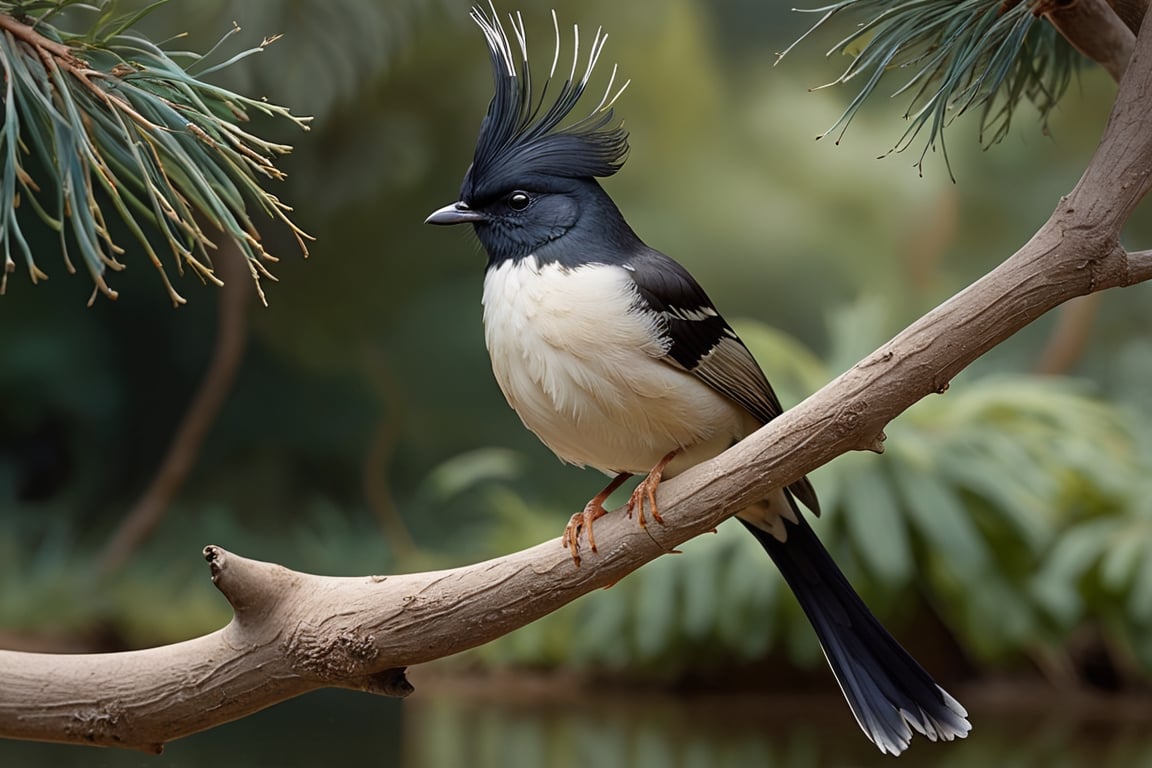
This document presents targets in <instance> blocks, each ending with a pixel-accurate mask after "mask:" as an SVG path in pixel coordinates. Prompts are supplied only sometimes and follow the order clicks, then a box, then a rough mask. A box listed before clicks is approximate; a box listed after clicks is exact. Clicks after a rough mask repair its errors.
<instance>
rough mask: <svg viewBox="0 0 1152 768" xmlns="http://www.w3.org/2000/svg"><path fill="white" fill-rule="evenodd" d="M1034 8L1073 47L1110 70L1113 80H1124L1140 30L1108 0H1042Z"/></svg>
mask: <svg viewBox="0 0 1152 768" xmlns="http://www.w3.org/2000/svg"><path fill="white" fill-rule="evenodd" d="M1032 10H1033V13H1035V14H1036V15H1038V16H1043V17H1044V18H1046V19H1047V20H1048V23H1050V24H1051V25H1052V26H1053V27H1055V28H1056V29H1057V31H1059V32H1060V34H1061V35H1063V36H1064V39H1065V40H1067V41H1068V42H1069V43H1071V44H1072V47H1073V48H1075V49H1076V50H1077V51H1079V52H1080V53H1082V54H1083V55H1085V56H1087V57H1088V58H1090V59H1092V60H1093V61H1095V62H1096V63H1098V64H1099V65H1100V66H1102V67H1104V69H1106V70H1108V74H1110V75H1112V79H1113V80H1116V81H1119V80H1120V77H1121V76H1122V75H1123V74H1124V69H1125V68H1126V67H1127V66H1128V59H1129V58H1130V57H1131V56H1132V49H1133V48H1134V47H1135V45H1136V33H1135V32H1134V31H1133V30H1131V29H1129V28H1128V26H1127V24H1125V23H1124V20H1123V19H1121V18H1120V16H1119V15H1118V14H1117V12H1116V11H1115V10H1114V9H1113V8H1112V6H1111V5H1109V4H1108V3H1107V2H1105V0H1040V2H1038V3H1036V4H1035V5H1034V6H1033V8H1032Z"/></svg>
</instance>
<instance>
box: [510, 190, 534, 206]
mask: <svg viewBox="0 0 1152 768" xmlns="http://www.w3.org/2000/svg"><path fill="white" fill-rule="evenodd" d="M530 202H532V198H530V197H528V193H527V192H513V193H512V194H510V195H508V207H509V208H511V209H512V210H514V211H522V210H524V209H525V208H527V207H528V203H530Z"/></svg>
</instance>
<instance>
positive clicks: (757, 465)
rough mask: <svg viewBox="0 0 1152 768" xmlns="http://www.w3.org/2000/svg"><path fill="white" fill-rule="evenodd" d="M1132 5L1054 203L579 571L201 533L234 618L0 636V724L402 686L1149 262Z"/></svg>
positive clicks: (562, 561) (673, 538)
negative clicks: (14, 640) (1134, 248)
mask: <svg viewBox="0 0 1152 768" xmlns="http://www.w3.org/2000/svg"><path fill="white" fill-rule="evenodd" d="M1150 26H1152V25H1150V24H1149V23H1148V22H1147V20H1146V21H1145V24H1144V27H1143V30H1142V33H1141V36H1140V38H1139V40H1138V44H1137V48H1136V51H1135V54H1134V57H1133V59H1132V62H1131V64H1130V66H1129V68H1128V71H1127V73H1126V74H1125V76H1124V78H1123V80H1122V82H1121V86H1120V92H1119V96H1118V98H1117V103H1116V105H1115V108H1114V110H1113V114H1112V117H1111V119H1110V120H1109V123H1108V126H1107V128H1106V129H1105V132H1104V136H1103V139H1102V140H1101V144H1100V147H1099V148H1098V150H1097V152H1096V153H1095V155H1094V157H1093V158H1092V161H1091V164H1090V165H1089V167H1088V169H1087V171H1086V172H1085V174H1084V176H1083V177H1082V179H1081V180H1080V182H1079V183H1078V184H1077V185H1076V187H1075V189H1073V190H1072V192H1071V193H1070V194H1069V195H1068V196H1066V197H1065V198H1063V199H1062V200H1061V201H1060V204H1059V205H1058V206H1057V208H1056V210H1055V211H1054V212H1053V214H1052V216H1051V218H1050V219H1049V220H1048V221H1047V222H1046V223H1045V224H1044V226H1043V227H1041V228H1040V230H1039V231H1038V232H1037V233H1036V234H1035V236H1033V237H1032V239H1031V240H1029V241H1028V242H1027V243H1026V244H1025V245H1024V246H1023V247H1022V248H1021V249H1020V250H1019V251H1017V252H1016V253H1015V254H1013V255H1012V256H1011V257H1010V258H1009V259H1007V260H1006V261H1005V262H1004V263H1003V264H1001V265H1000V266H999V267H997V268H996V269H995V270H993V271H992V272H990V273H989V274H987V275H985V276H984V277H983V278H982V279H980V280H979V281H977V282H976V283H974V284H973V285H971V286H970V287H968V288H967V289H965V290H963V291H961V292H960V293H958V294H957V295H956V296H954V297H953V298H951V299H949V300H948V301H946V302H944V303H943V304H941V305H940V306H939V307H937V308H936V309H934V310H932V311H931V312H929V313H928V314H927V315H925V316H924V317H922V318H920V319H919V320H917V321H916V322H915V323H913V324H912V325H911V326H909V327H908V328H907V329H906V330H904V331H903V332H901V333H900V334H899V335H897V336H896V337H895V338H893V339H892V340H890V341H889V342H887V343H886V344H884V345H883V346H881V347H880V348H879V349H878V350H876V351H875V352H873V353H872V354H870V355H868V356H867V357H866V358H865V359H864V360H862V361H860V362H859V363H857V364H856V365H855V366H853V367H852V368H851V369H850V370H848V371H846V372H845V373H844V374H842V375H841V376H840V377H838V378H837V379H836V380H835V381H833V382H831V383H830V384H828V385H827V386H825V387H824V388H823V389H821V390H820V391H819V392H817V393H815V394H814V395H812V396H811V397H809V398H808V399H807V400H805V401H804V402H803V403H801V404H800V405H798V406H796V407H795V408H793V409H791V410H789V411H787V412H786V413H784V414H783V415H782V416H780V417H779V418H778V419H776V420H775V421H773V422H772V423H771V424H768V425H767V426H765V427H764V428H762V429H761V430H759V431H758V432H756V433H755V434H753V435H751V436H750V437H748V438H747V439H746V440H744V441H742V442H741V443H739V444H737V445H736V446H734V447H733V448H732V449H730V450H729V451H727V452H725V453H724V454H723V455H721V456H719V457H717V458H716V459H714V460H712V461H709V462H706V463H704V464H701V465H699V466H697V467H694V468H692V469H690V470H688V471H687V472H685V473H683V474H682V475H680V476H678V477H676V478H674V479H672V480H670V481H668V482H667V483H664V484H662V485H661V486H660V503H661V509H662V510H663V514H664V519H665V521H666V525H664V526H650V527H648V528H647V529H642V528H640V527H639V526H637V525H636V523H635V522H634V521H631V520H629V519H628V518H626V517H625V516H624V515H622V514H619V513H617V514H613V515H609V516H608V517H607V518H605V519H604V520H603V521H601V522H600V523H598V525H597V529H596V530H597V539H599V541H600V543H601V547H600V552H599V554H598V555H596V556H589V557H586V558H585V559H584V565H583V566H582V567H577V566H576V565H574V563H573V562H572V559H571V557H570V556H569V555H568V552H567V550H565V549H564V548H563V547H561V546H560V543H559V541H558V540H552V541H548V542H545V543H543V544H540V545H538V546H536V547H533V548H531V549H527V550H524V551H522V552H516V553H514V554H510V555H507V556H505V557H501V558H497V559H495V560H490V561H488V562H484V563H478V564H475V565H470V566H466V567H463V568H457V569H454V570H448V571H438V572H431V573H415V574H409V575H404V576H387V577H383V576H367V577H361V578H332V577H323V576H312V575H308V574H303V573H297V572H294V571H290V570H288V569H286V568H283V567H281V566H278V565H272V564H269V563H261V562H257V561H254V560H247V559H245V558H242V557H238V556H236V555H232V554H229V553H228V552H225V551H224V550H222V549H219V548H217V547H208V548H207V549H206V550H205V556H206V558H207V559H208V561H209V563H210V566H211V571H212V578H213V581H214V582H215V584H216V586H217V587H218V588H219V589H220V591H221V592H222V593H223V594H224V595H225V597H226V598H227V599H228V601H229V602H230V603H231V604H232V607H233V609H234V611H235V617H234V618H233V620H232V622H231V623H230V624H228V626H226V627H224V628H223V629H221V630H219V631H217V632H213V633H212V634H210V635H206V636H204V637H200V638H197V639H194V640H189V641H186V642H183V643H177V644H175V645H170V646H164V647H161V648H152V649H148V650H142V651H131V652H127V653H113V654H94V655H48V654H31V653H16V652H10V651H0V679H2V680H4V685H3V686H0V736H6V737H13V738H25V739H41V740H51V741H64V742H72V743H84V744H100V745H108V746H125V747H134V748H138V749H145V750H150V751H157V750H159V749H160V747H161V746H162V745H163V743H164V742H166V741H169V740H171V739H174V738H177V737H180V736H183V735H187V734H190V733H194V732H196V731H199V730H203V729H205V728H210V727H212V726H214V725H217V724H220V723H224V722H227V721H230V720H234V719H236V718H239V717H243V716H244V715H246V714H249V713H251V712H254V711H256V710H258V709H261V708H263V707H266V706H269V705H271V704H274V703H276V702H278V701H282V700H284V699H286V698H289V697H291V696H295V695H298V694H300V693H304V692H306V691H310V690H314V689H316V688H321V687H343V688H355V689H359V690H368V691H373V692H376V693H381V694H384V695H405V694H406V693H407V692H408V691H409V690H410V686H408V685H407V683H406V681H405V680H404V678H403V672H402V668H403V667H406V666H407V665H410V664H416V663H420V662H424V661H429V660H432V659H437V658H441V657H444V656H447V655H450V654H453V653H458V652H460V651H463V650H465V649H468V648H471V647H474V646H477V645H480V644H482V643H484V642H487V641H488V640H491V639H493V638H495V637H498V636H500V635H503V634H506V633H507V632H510V631H512V630H513V629H516V628H518V627H520V626H523V625H525V624H527V623H529V622H531V621H533V620H535V619H536V618H539V617H540V616H543V615H544V614H547V613H549V612H551V611H553V610H555V609H557V608H559V607H560V606H562V605H564V604H566V603H568V602H570V601H572V600H573V599H575V598H576V597H579V596H580V595H583V594H585V593H587V592H590V591H592V590H593V589H596V588H599V587H604V586H607V585H609V584H612V583H614V582H616V581H618V580H619V579H621V578H623V577H624V576H625V575H627V574H628V573H630V572H631V571H633V570H635V569H636V568H638V567H639V566H641V565H643V564H644V563H646V562H648V561H650V560H653V559H654V558H656V557H658V556H660V555H661V554H663V553H665V552H667V551H669V550H671V549H673V548H674V547H676V546H677V545H679V544H681V543H683V542H684V541H687V540H688V539H690V538H692V537H694V536H697V535H699V534H701V533H704V532H705V531H709V530H712V529H713V528H715V527H716V525H718V524H719V523H720V522H721V521H722V520H724V519H725V518H726V517H728V516H729V514H731V513H732V512H735V511H736V510H738V509H741V508H742V507H744V506H746V505H747V504H748V503H749V502H751V501H753V500H755V499H759V498H763V496H764V494H765V493H766V492H767V491H768V490H770V489H772V488H775V487H779V486H782V485H785V484H787V483H789V482H791V481H794V480H795V479H797V478H799V477H800V476H801V475H803V474H805V473H807V472H810V471H812V470H813V469H815V468H816V467H818V466H820V465H821V464H824V463H826V462H827V461H829V460H831V459H833V458H835V457H836V456H837V455H839V454H841V453H843V452H845V451H847V450H850V449H852V448H856V447H861V446H870V445H874V444H875V439H876V438H877V436H878V435H880V433H881V432H882V430H883V427H884V425H885V424H887V423H888V421H890V420H891V419H892V418H894V417H895V416H897V415H898V414H899V413H901V412H902V411H903V410H905V409H906V408H907V407H908V406H910V405H911V404H912V403H914V402H916V401H917V400H919V399H921V398H923V397H925V396H926V395H929V394H932V393H934V392H944V391H945V390H946V389H947V388H948V383H949V382H950V381H951V379H952V378H953V377H954V376H955V375H956V374H957V373H959V372H960V371H961V370H963V369H964V368H965V367H966V366H967V365H969V364H970V363H971V362H972V361H974V360H975V359H976V358H978V357H979V356H980V355H981V354H983V353H984V352H985V351H987V350H988V349H990V348H991V347H993V346H995V345H996V344H998V343H999V342H1001V341H1003V340H1004V339H1006V338H1008V337H1009V336H1011V335H1012V334H1013V333H1015V332H1016V331H1018V330H1020V329H1021V328H1023V327H1025V326H1026V325H1028V324H1029V323H1030V322H1032V321H1033V320H1035V319H1036V318H1037V317H1039V316H1040V315H1042V314H1043V313H1044V312H1046V311H1048V310H1049V309H1051V308H1052V307H1055V306H1057V305H1058V304H1060V303H1061V302H1064V301H1067V300H1068V299H1070V298H1072V297H1075V296H1080V295H1084V294H1087V293H1090V292H1093V291H1100V290H1104V289H1106V288H1113V287H1121V286H1126V285H1132V284H1134V283H1137V282H1140V281H1142V280H1146V279H1149V278H1150V277H1152V251H1140V252H1137V253H1133V254H1128V253H1126V252H1125V251H1124V250H1123V249H1122V248H1121V247H1120V245H1119V232H1120V228H1121V226H1122V225H1123V223H1124V222H1125V220H1126V219H1127V218H1128V216H1129V215H1130V214H1131V212H1132V209H1133V208H1134V206H1135V205H1136V203H1137V202H1138V201H1139V200H1140V199H1141V198H1143V197H1144V196H1145V195H1146V194H1147V193H1148V190H1149V186H1150V185H1152V131H1148V130H1147V129H1146V126H1145V125H1144V118H1145V116H1146V115H1148V114H1150V113H1152V31H1150V30H1149V27H1150Z"/></svg>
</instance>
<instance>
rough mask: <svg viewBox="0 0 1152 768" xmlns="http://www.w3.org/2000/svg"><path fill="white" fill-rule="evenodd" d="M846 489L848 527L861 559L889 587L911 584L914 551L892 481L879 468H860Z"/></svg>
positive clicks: (846, 523)
mask: <svg viewBox="0 0 1152 768" xmlns="http://www.w3.org/2000/svg"><path fill="white" fill-rule="evenodd" d="M846 490H847V492H848V493H847V496H846V498H845V499H844V518H845V526H846V529H847V531H848V535H849V536H850V537H851V539H852V542H853V544H855V549H856V551H857V552H858V553H859V554H860V558H861V559H862V560H863V561H864V563H865V565H867V566H868V569H869V570H870V571H871V572H872V573H874V574H876V576H878V577H879V578H880V579H881V580H882V581H884V582H885V583H887V584H888V585H889V586H893V585H897V584H905V583H907V582H908V580H909V579H910V578H911V576H912V570H913V568H912V550H911V547H910V545H909V542H908V526H907V523H906V522H905V521H904V519H903V518H902V517H901V516H900V511H899V501H898V500H897V498H896V494H895V493H894V491H893V489H892V486H891V483H890V482H889V480H888V479H887V478H886V477H885V475H884V473H883V471H882V470H880V469H879V468H860V469H859V470H858V471H857V472H856V473H855V474H854V475H853V476H852V479H851V481H850V485H849V486H848V488H847V489H846Z"/></svg>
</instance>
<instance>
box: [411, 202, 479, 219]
mask: <svg viewBox="0 0 1152 768" xmlns="http://www.w3.org/2000/svg"><path fill="white" fill-rule="evenodd" d="M487 218H488V217H487V216H486V215H484V214H483V213H481V212H480V211H474V210H472V209H471V208H469V207H468V204H467V203H465V202H458V203H452V204H451V205H446V206H444V207H443V208H441V209H440V210H438V211H433V212H432V215H431V216H429V217H428V218H426V219H424V223H425V224H464V223H467V222H477V221H484V220H485V219H487Z"/></svg>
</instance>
